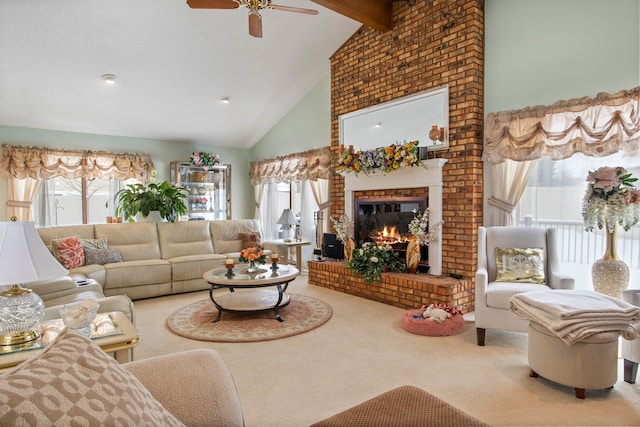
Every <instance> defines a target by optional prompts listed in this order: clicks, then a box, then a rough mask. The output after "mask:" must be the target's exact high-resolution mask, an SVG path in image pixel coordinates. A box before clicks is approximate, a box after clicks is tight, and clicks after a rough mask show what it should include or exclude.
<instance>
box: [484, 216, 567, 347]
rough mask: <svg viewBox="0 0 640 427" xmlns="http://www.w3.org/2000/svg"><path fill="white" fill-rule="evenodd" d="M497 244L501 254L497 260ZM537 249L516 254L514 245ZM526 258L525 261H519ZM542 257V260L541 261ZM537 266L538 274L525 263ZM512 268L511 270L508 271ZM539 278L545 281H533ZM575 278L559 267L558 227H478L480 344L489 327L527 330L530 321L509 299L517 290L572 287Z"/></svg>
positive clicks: (518, 291) (521, 247) (519, 247)
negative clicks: (513, 310)
mask: <svg viewBox="0 0 640 427" xmlns="http://www.w3.org/2000/svg"><path fill="white" fill-rule="evenodd" d="M496 248H500V250H501V252H502V254H501V256H500V259H499V260H498V263H496V257H495V254H496ZM516 248H517V249H532V248H533V249H537V248H541V249H542V251H539V250H537V251H533V252H537V253H540V252H541V253H542V257H541V260H540V259H539V258H535V257H532V255H531V252H532V251H529V252H524V255H522V254H517V253H516V254H515V255H514V251H510V250H511V249H516ZM520 260H521V261H523V262H520ZM540 261H541V262H540ZM526 263H529V266H535V268H534V270H536V274H532V273H531V271H522V273H524V274H521V275H520V276H518V274H516V273H518V272H519V271H521V270H526V268H525V267H523V264H526ZM509 269H511V271H507V270H509ZM530 281H538V282H543V283H530ZM574 287H575V283H574V279H573V278H571V277H569V276H566V275H564V274H562V273H560V271H559V257H558V252H557V246H556V230H555V229H552V228H549V229H544V228H532V227H478V269H477V270H476V290H475V295H476V301H475V319H476V335H477V342H478V345H480V346H483V345H484V340H485V331H486V329H503V330H507V331H515V332H527V330H528V327H529V322H528V321H526V320H523V319H520V318H518V317H516V316H515V315H514V314H513V313H511V311H510V310H509V299H510V298H511V297H512V296H513V295H515V294H518V293H521V292H529V291H539V290H542V289H549V290H553V289H573V288H574Z"/></svg>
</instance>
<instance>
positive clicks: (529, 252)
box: [495, 248, 545, 283]
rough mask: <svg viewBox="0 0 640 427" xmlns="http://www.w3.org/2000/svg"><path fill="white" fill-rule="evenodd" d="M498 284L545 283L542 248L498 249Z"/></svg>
mask: <svg viewBox="0 0 640 427" xmlns="http://www.w3.org/2000/svg"><path fill="white" fill-rule="evenodd" d="M495 257H496V282H519V283H544V281H545V278H544V250H543V249H542V248H496V249H495Z"/></svg>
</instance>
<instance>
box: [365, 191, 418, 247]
mask: <svg viewBox="0 0 640 427" xmlns="http://www.w3.org/2000/svg"><path fill="white" fill-rule="evenodd" d="M427 200H428V199H427V197H412V196H404V197H389V198H356V199H355V200H354V208H355V209H354V212H357V214H356V219H355V221H354V235H355V240H356V246H361V245H362V243H364V242H376V243H378V244H381V243H388V244H391V245H394V244H397V243H402V242H406V240H407V238H408V237H410V236H411V233H410V232H409V223H410V222H411V220H413V217H414V216H415V214H414V211H423V210H424V209H426V208H427V205H428V203H427ZM405 246H406V243H405Z"/></svg>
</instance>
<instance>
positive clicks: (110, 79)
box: [100, 74, 118, 85]
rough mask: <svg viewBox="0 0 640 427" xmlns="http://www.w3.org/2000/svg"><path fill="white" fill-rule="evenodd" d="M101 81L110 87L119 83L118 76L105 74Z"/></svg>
mask: <svg viewBox="0 0 640 427" xmlns="http://www.w3.org/2000/svg"><path fill="white" fill-rule="evenodd" d="M100 79H101V80H102V81H103V82H104V83H105V84H108V85H114V84H116V82H117V81H118V76H116V75H115V74H103V75H102V76H101V77H100Z"/></svg>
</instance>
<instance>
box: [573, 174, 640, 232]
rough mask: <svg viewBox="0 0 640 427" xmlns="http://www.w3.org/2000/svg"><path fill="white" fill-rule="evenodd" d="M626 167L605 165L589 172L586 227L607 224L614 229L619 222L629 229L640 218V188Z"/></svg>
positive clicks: (585, 202)
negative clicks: (639, 188)
mask: <svg viewBox="0 0 640 427" xmlns="http://www.w3.org/2000/svg"><path fill="white" fill-rule="evenodd" d="M637 180H638V178H634V177H633V176H632V175H631V174H630V173H629V172H628V171H627V170H626V169H625V168H622V167H615V168H613V167H609V166H603V167H601V168H600V169H598V170H595V171H591V172H589V174H588V175H587V182H588V183H589V184H588V187H587V192H586V194H585V196H584V201H583V204H582V217H583V218H584V224H585V230H586V231H593V230H594V228H595V227H598V228H599V229H602V228H604V227H605V226H606V227H607V229H608V231H609V232H613V231H614V229H615V227H616V224H619V225H621V226H622V228H624V230H625V231H629V229H630V228H631V227H633V226H634V225H636V224H637V223H638V221H640V191H639V190H638V189H637V188H636V187H635V186H634V184H633V183H634V182H636V181H637Z"/></svg>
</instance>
